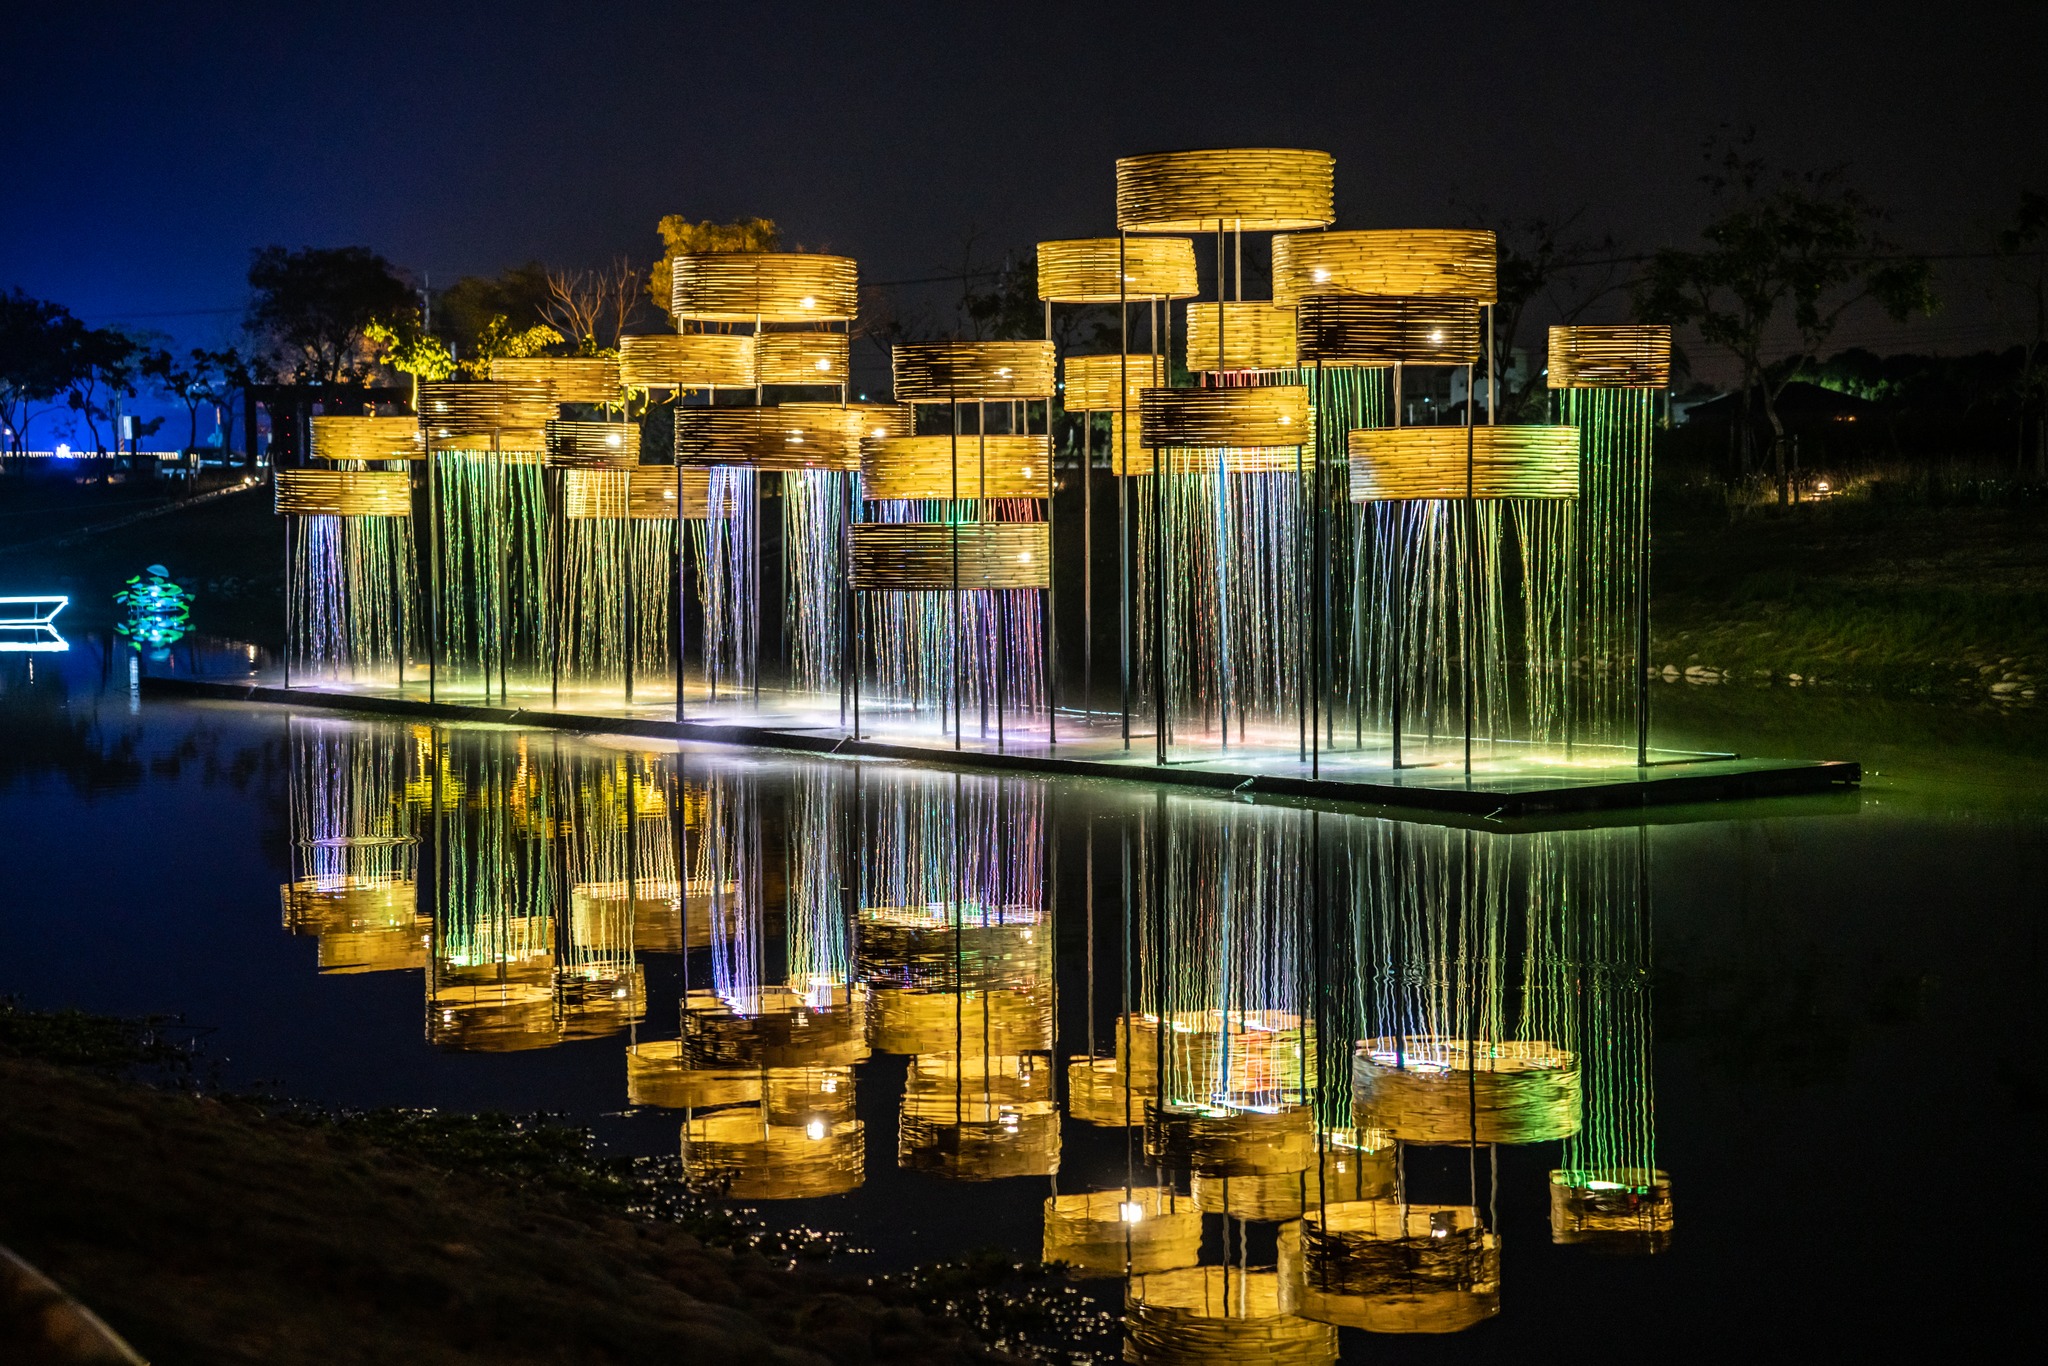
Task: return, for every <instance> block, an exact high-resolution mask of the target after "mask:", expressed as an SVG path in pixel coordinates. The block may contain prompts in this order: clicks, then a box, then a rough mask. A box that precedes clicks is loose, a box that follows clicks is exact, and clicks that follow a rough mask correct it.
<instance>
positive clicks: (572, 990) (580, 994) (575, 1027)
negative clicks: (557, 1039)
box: [555, 963, 647, 1039]
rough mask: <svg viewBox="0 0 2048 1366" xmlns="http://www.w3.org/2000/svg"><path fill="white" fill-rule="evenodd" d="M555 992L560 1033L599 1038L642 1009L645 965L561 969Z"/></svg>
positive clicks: (638, 1015)
mask: <svg viewBox="0 0 2048 1366" xmlns="http://www.w3.org/2000/svg"><path fill="white" fill-rule="evenodd" d="M555 994H556V995H557V996H558V997H559V998H560V999H561V1005H562V1036H563V1037H564V1038H568V1039H598V1038H603V1037H604V1036H606V1035H608V1034H616V1033H618V1032H619V1031H620V1030H622V1029H624V1028H625V1027H626V1026H627V1025H629V1024H633V1023H635V1022H637V1021H638V1020H639V1019H640V1018H641V1016H642V1015H643V1014H644V1013H645V1006H646V1001H647V969H646V968H644V967H642V966H641V965H640V964H638V963H632V964H611V965H607V966H606V967H604V968H601V969H600V968H591V969H586V970H584V971H582V972H579V973H575V974H571V973H569V972H566V971H565V972H564V973H563V974H562V975H561V978H560V980H559V981H558V982H557V983H556V986H555Z"/></svg>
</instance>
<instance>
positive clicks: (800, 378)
mask: <svg viewBox="0 0 2048 1366" xmlns="http://www.w3.org/2000/svg"><path fill="white" fill-rule="evenodd" d="M852 342H853V338H852V337H851V335H850V334H848V333H845V332H763V333H762V334H761V335H760V336H759V337H757V338H755V340H754V364H755V366H756V367H757V371H756V376H757V379H758V381H759V382H760V383H762V384H844V383H846V374H847V366H848V365H849V364H850V363H851V360H852V355H853V349H852Z"/></svg>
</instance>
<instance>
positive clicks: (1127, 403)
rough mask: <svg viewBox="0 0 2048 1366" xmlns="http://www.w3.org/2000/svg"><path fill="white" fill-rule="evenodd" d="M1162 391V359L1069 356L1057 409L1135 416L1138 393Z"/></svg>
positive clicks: (1163, 365) (1147, 357)
mask: <svg viewBox="0 0 2048 1366" xmlns="http://www.w3.org/2000/svg"><path fill="white" fill-rule="evenodd" d="M1139 240H1140V241H1145V240H1149V239H1145V238H1140V239H1139ZM1119 384H1121V385H1122V386H1123V398H1122V399H1121V401H1120V400H1119V399H1118V397H1117V386H1118V385H1119ZM1165 387H1166V357H1164V356H1118V355H1108V356H1068V357H1067V373H1066V378H1065V379H1064V380H1063V381H1062V387H1061V389H1060V406H1061V407H1063V408H1065V409H1066V410H1067V411H1068V412H1070V413H1113V412H1116V411H1118V410H1119V409H1121V408H1128V409H1129V410H1130V411H1131V412H1134V413H1135V412H1136V411H1137V410H1138V395H1139V394H1140V393H1142V392H1143V391H1145V390H1147V389H1163V388H1165Z"/></svg>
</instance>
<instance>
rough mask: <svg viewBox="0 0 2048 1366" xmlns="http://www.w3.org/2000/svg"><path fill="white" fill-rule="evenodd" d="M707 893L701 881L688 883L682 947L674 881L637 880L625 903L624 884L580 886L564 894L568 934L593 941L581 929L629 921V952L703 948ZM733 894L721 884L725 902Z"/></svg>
mask: <svg viewBox="0 0 2048 1366" xmlns="http://www.w3.org/2000/svg"><path fill="white" fill-rule="evenodd" d="M712 892H713V889H712V886H711V884H710V883H709V882H706V881H701V880H699V881H693V882H691V883H690V885H689V893H690V896H689V903H690V904H689V908H688V909H689V929H690V941H689V943H688V944H687V945H686V944H684V943H683V940H682V934H683V920H684V916H683V909H684V908H683V907H682V906H681V905H679V904H678V902H677V899H676V881H675V879H674V878H650V877H643V878H639V879H637V880H636V881H635V883H634V885H633V895H632V897H631V900H630V901H629V900H628V898H627V890H626V883H625V882H624V881H623V880H618V881H612V882H579V883H577V884H576V885H575V886H574V887H572V888H570V889H569V917H570V927H571V932H572V933H573V934H575V935H576V936H577V937H578V938H590V937H594V936H593V935H591V934H589V933H586V928H585V927H586V926H590V927H594V926H596V925H597V924H598V923H599V922H605V923H608V924H610V925H613V926H620V927H623V926H624V925H625V924H626V922H627V920H628V918H629V917H630V918H631V921H632V928H633V947H634V948H635V949H638V950H640V951H641V952H643V953H680V952H682V951H683V950H684V949H685V948H691V949H701V948H705V947H708V946H709V945H710V943H711V922H710V912H711V903H712V899H713V898H712ZM737 894H738V889H737V888H735V887H734V886H733V885H732V884H730V883H728V884H726V886H725V889H724V897H725V898H726V899H730V898H732V897H734V896H736V895H737Z"/></svg>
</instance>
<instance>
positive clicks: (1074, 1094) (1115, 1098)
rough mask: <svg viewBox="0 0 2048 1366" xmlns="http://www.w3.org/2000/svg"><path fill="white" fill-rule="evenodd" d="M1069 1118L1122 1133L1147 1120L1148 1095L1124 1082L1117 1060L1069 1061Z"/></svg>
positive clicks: (1080, 1059)
mask: <svg viewBox="0 0 2048 1366" xmlns="http://www.w3.org/2000/svg"><path fill="white" fill-rule="evenodd" d="M1067 1117H1068V1118H1069V1119H1076V1120H1079V1121H1080V1122H1081V1123H1083V1124H1097V1125H1102V1126H1104V1127H1107V1128H1113V1129H1121V1128H1124V1127H1126V1126H1128V1125H1133V1124H1140V1123H1143V1122H1144V1118H1145V1093H1144V1091H1142V1090H1138V1089H1137V1088H1134V1087H1132V1086H1131V1085H1129V1084H1128V1083H1127V1082H1126V1081H1125V1080H1124V1069H1123V1064H1122V1063H1120V1062H1118V1061H1117V1060H1116V1059H1115V1058H1091V1057H1085V1056H1084V1057H1076V1058H1069V1059H1067Z"/></svg>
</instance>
